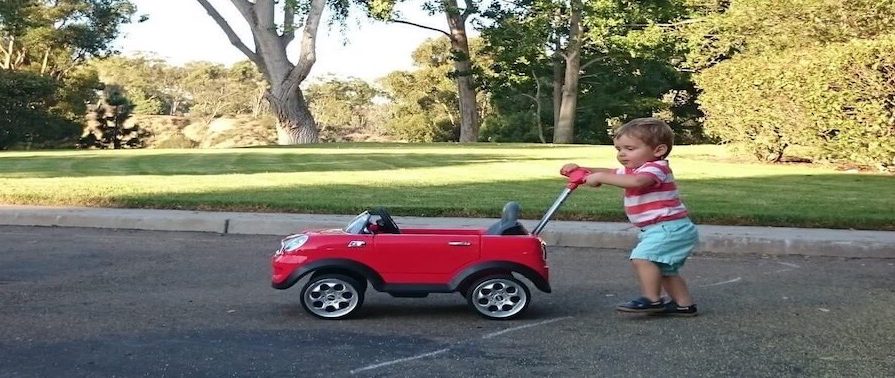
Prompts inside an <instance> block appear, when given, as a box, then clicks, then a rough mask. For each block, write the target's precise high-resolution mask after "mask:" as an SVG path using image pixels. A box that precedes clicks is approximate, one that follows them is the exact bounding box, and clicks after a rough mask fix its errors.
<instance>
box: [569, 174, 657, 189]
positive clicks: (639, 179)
mask: <svg viewBox="0 0 895 378" xmlns="http://www.w3.org/2000/svg"><path fill="white" fill-rule="evenodd" d="M656 182H658V179H657V178H656V176H653V175H650V174H636V175H619V174H616V173H615V172H614V171H613V170H609V172H605V171H602V172H595V173H592V174H590V175H588V176H587V177H586V178H585V185H590V186H599V185H600V184H609V185H612V186H618V187H620V188H642V187H644V186H649V185H654V184H656Z"/></svg>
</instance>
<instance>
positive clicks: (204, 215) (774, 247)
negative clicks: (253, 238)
mask: <svg viewBox="0 0 895 378" xmlns="http://www.w3.org/2000/svg"><path fill="white" fill-rule="evenodd" d="M352 218H353V216H351V215H319V214H283V213H235V212H202V211H185V210H142V209H98V208H83V207H42V206H17V205H0V225H18V226H59V227H92V228H121V229H136V230H156V231H199V232H215V233H230V234H254V235H287V234H291V233H295V232H299V231H302V230H306V229H320V228H340V227H343V226H344V225H345V224H347V223H348V221H350V220H351V219H352ZM396 221H397V222H398V224H399V226H409V227H431V228H485V227H488V226H489V225H491V224H492V223H494V222H495V219H476V218H419V217H399V218H397V219H396ZM522 223H523V224H524V225H525V226H526V227H527V228H528V229H532V228H534V226H535V224H536V223H537V221H536V220H523V221H522ZM698 227H699V232H700V245H699V247H698V248H697V252H709V253H724V254H767V255H806V256H833V257H846V258H895V232H892V231H857V230H832V229H802V228H787V227H743V226H712V225H700V226H698ZM542 237H543V238H544V240H545V241H546V242H547V244H548V245H552V246H562V247H600V248H613V249H629V248H631V247H632V246H633V245H634V243H635V242H636V240H637V229H636V228H634V227H633V226H631V225H630V224H627V223H611V222H572V221H553V222H550V223H549V224H548V225H547V227H546V229H545V231H544V233H543V234H542Z"/></svg>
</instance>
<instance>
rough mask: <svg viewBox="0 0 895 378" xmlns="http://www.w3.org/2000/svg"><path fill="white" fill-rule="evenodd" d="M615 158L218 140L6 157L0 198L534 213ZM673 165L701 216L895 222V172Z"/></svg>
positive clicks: (799, 222) (519, 148)
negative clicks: (572, 174)
mask: <svg viewBox="0 0 895 378" xmlns="http://www.w3.org/2000/svg"><path fill="white" fill-rule="evenodd" d="M570 161H573V162H577V163H579V164H581V165H586V166H603V167H616V166H617V165H618V163H617V162H616V161H615V150H614V148H613V147H611V146H580V145H574V146H572V145H561V146H552V145H537V144H499V145H497V144H478V145H452V144H424V145H420V144H322V145H314V146H302V147H293V148H276V147H272V148H242V149H221V150H127V151H100V150H91V151H41V152H3V153H0V203H6V204H34V205H76V206H98V207H128V208H165V209H200V210H228V211H261V212H296V213H305V212H307V213H333V214H353V213H356V212H359V211H360V210H362V209H365V208H369V207H372V206H385V207H387V208H388V209H389V210H390V211H391V212H392V213H393V214H395V215H414V216H474V217H492V218H493V217H499V214H500V209H501V208H502V207H503V205H504V203H506V202H507V201H517V202H519V203H520V204H521V205H522V208H523V209H524V210H523V216H524V217H525V218H529V219H538V218H540V216H541V215H542V214H543V212H544V211H545V210H546V209H547V207H549V206H550V204H551V203H552V202H553V200H554V199H556V196H557V195H558V194H559V192H560V191H561V190H562V188H563V185H564V182H565V181H564V178H563V177H561V176H559V174H558V171H559V167H560V166H561V165H562V164H564V163H566V162H570ZM671 164H672V168H673V169H674V172H675V177H676V178H677V180H678V185H679V189H680V191H681V194H682V196H683V199H684V202H685V204H686V205H687V207H688V208H689V209H690V212H691V215H692V217H693V218H694V219H695V220H696V221H697V222H698V223H703V224H732V225H767V226H798V227H832V228H856V229H885V230H895V176H890V175H875V174H863V173H862V174H855V173H843V172H837V171H835V170H833V169H829V168H823V167H815V166H809V165H767V164H753V163H749V162H743V161H737V160H735V159H731V158H730V157H728V156H727V155H726V154H725V152H724V149H723V148H722V147H717V146H676V147H675V148H674V150H673V151H672V154H671ZM621 195H622V194H621V190H620V189H618V188H613V187H608V186H607V187H602V188H599V189H594V188H582V189H580V190H578V191H576V192H575V193H574V194H573V195H572V196H571V197H570V198H569V199H568V200H567V201H566V203H565V205H564V206H563V207H562V208H561V209H560V211H558V212H557V214H556V218H557V219H566V220H601V221H624V220H625V216H624V212H623V210H622V204H621Z"/></svg>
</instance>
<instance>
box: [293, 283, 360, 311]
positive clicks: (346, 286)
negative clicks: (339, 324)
mask: <svg viewBox="0 0 895 378" xmlns="http://www.w3.org/2000/svg"><path fill="white" fill-rule="evenodd" d="M364 289H365V285H362V284H361V283H359V282H358V281H357V280H355V279H354V278H351V277H349V276H346V275H342V274H321V275H319V276H317V275H315V276H313V277H311V279H310V280H308V283H306V284H305V287H304V288H303V289H302V290H301V306H302V307H304V309H305V311H307V312H308V313H310V314H311V315H314V316H316V317H318V318H321V319H342V318H345V317H348V316H349V315H351V314H353V313H355V312H356V311H357V310H358V309H359V308H360V307H361V305H363V303H364Z"/></svg>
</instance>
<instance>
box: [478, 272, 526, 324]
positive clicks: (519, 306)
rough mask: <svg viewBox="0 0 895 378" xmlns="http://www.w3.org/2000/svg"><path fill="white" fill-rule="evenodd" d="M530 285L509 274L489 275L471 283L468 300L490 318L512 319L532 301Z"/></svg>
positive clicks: (482, 314)
mask: <svg viewBox="0 0 895 378" xmlns="http://www.w3.org/2000/svg"><path fill="white" fill-rule="evenodd" d="M530 298H531V292H530V291H529V290H528V286H525V284H524V283H522V282H521V281H519V280H517V279H516V278H515V277H513V276H512V275H509V274H501V275H493V276H487V277H484V278H482V279H479V280H477V281H475V283H473V284H472V285H470V287H469V290H468V292H467V293H466V301H467V302H468V303H469V307H472V309H473V310H475V311H476V312H477V313H479V315H481V316H484V317H486V318H488V319H497V320H505V319H512V318H514V317H516V316H518V315H519V314H521V313H522V312H523V311H525V309H526V308H528V304H529V303H530V302H531V299H530Z"/></svg>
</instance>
